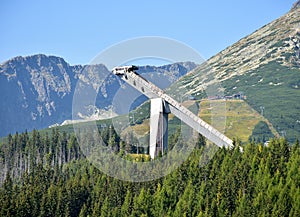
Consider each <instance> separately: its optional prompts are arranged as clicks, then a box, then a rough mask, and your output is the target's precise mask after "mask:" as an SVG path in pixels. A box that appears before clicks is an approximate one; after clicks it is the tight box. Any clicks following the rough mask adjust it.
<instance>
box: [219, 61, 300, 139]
mask: <svg viewBox="0 0 300 217" xmlns="http://www.w3.org/2000/svg"><path fill="white" fill-rule="evenodd" d="M299 79H300V70H299V69H297V68H291V67H287V66H283V65H282V64H280V63H279V62H275V61H273V62H270V63H268V64H266V65H263V66H262V67H260V68H258V69H256V70H253V71H251V72H249V73H247V74H245V75H237V76H234V77H232V78H231V79H228V80H225V81H223V83H222V85H223V87H225V89H226V94H231V93H234V92H239V91H241V92H243V93H244V94H245V95H246V96H247V99H246V101H247V103H249V105H250V106H251V107H253V108H254V109H255V110H256V111H258V112H260V113H261V112H263V116H264V117H265V118H266V119H268V120H269V121H270V122H271V123H272V125H273V126H274V128H275V129H276V131H277V132H278V133H279V134H280V136H284V137H286V138H287V139H288V140H289V141H291V142H294V141H295V140H296V139H297V138H298V139H299V137H300V103H299V102H300V80H299ZM262 109H263V111H262Z"/></svg>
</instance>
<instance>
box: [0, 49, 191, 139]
mask: <svg viewBox="0 0 300 217" xmlns="http://www.w3.org/2000/svg"><path fill="white" fill-rule="evenodd" d="M183 65H184V64H183V63H174V64H170V65H166V66H163V67H153V66H145V67H143V66H142V67H140V70H141V72H143V73H151V72H157V73H156V74H159V75H164V76H165V77H167V75H168V76H169V75H170V76H169V77H170V80H172V79H173V80H172V82H173V81H175V80H176V79H177V78H178V77H180V76H182V75H184V74H186V73H187V71H189V70H191V69H193V68H194V67H195V66H196V65H195V64H194V63H185V66H183ZM83 72H86V73H83ZM98 72H101V73H103V74H105V76H106V77H105V79H106V80H105V81H103V79H104V78H103V77H101V76H102V75H100V74H99V73H98ZM107 75H108V76H107ZM78 81H82V82H83V83H85V84H89V85H91V86H92V88H93V89H94V90H95V91H97V92H98V91H99V94H98V95H97V101H96V107H98V108H100V109H106V108H108V107H109V106H110V105H111V102H112V100H113V97H114V94H115V93H116V91H117V90H118V89H119V88H120V86H121V84H122V82H121V81H120V80H119V79H118V78H117V77H116V76H114V75H113V74H112V73H110V72H109V70H108V69H107V68H106V67H105V66H104V65H103V64H95V65H74V66H71V65H70V64H68V63H67V62H66V61H65V60H64V59H63V58H61V57H57V56H53V55H50V56H47V55H45V54H37V55H31V56H25V57H22V56H18V57H15V58H12V59H10V60H8V61H5V62H3V63H2V64H0V83H1V91H2V94H1V96H0V100H1V102H3V105H4V106H1V108H0V121H1V123H2V126H1V127H0V135H1V136H4V135H7V134H8V133H14V132H16V131H19V132H22V131H24V130H25V129H27V130H32V129H34V128H36V129H41V128H45V127H48V126H50V125H53V124H56V123H62V122H63V121H65V120H69V119H72V101H73V94H74V90H75V88H76V84H77V82H78ZM95 109H96V108H95Z"/></svg>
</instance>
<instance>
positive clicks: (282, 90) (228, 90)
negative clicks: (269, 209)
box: [171, 2, 300, 142]
mask: <svg viewBox="0 0 300 217" xmlns="http://www.w3.org/2000/svg"><path fill="white" fill-rule="evenodd" d="M296 5H298V2H297V3H296ZM299 13H300V7H298V6H294V7H293V9H292V10H290V11H289V12H288V13H286V14H284V15H283V16H281V17H280V18H278V19H276V20H274V21H272V22H270V23H269V24H266V25H264V26H263V27H261V28H260V29H258V30H256V31H255V32H253V33H252V34H249V35H248V36H246V37H244V38H242V39H241V40H239V41H238V42H236V43H234V44H233V45H231V46H229V47H227V48H226V49H224V50H223V51H221V52H220V53H218V54H216V55H215V56H213V57H212V58H210V59H209V60H208V61H207V62H205V63H204V64H202V65H200V66H199V67H197V68H195V69H194V70H193V71H191V72H190V73H188V74H187V75H186V76H184V77H182V78H181V79H180V80H179V81H178V82H177V83H176V85H175V87H174V88H173V89H172V90H174V89H179V88H182V89H186V90H187V93H186V94H187V95H190V94H192V95H194V96H197V97H198V98H201V97H205V92H206V90H207V87H209V86H210V85H216V84H217V85H218V89H217V91H216V92H219V93H220V94H221V95H222V94H224V95H228V94H229V95H232V94H234V93H238V92H243V93H244V94H245V95H247V99H246V101H247V103H248V104H249V105H250V106H251V107H253V108H254V109H255V110H256V111H257V112H260V113H262V109H264V116H265V117H266V118H267V119H268V120H269V121H270V122H271V123H272V124H273V125H274V127H275V128H276V130H277V131H278V132H280V135H281V136H284V137H288V139H289V141H290V142H294V141H295V140H296V139H297V138H299V135H300V124H299V116H300V113H299V112H300V110H299V103H298V102H300V94H299V87H300V80H299V75H300V69H299V68H300V17H299ZM172 90H171V91H172ZM297 120H298V122H297Z"/></svg>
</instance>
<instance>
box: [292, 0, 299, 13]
mask: <svg viewBox="0 0 300 217" xmlns="http://www.w3.org/2000/svg"><path fill="white" fill-rule="evenodd" d="M299 7H300V0H298V1H296V2H295V3H294V4H293V7H292V8H291V11H293V10H297V9H298V8H299Z"/></svg>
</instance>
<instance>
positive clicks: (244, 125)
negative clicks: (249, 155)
mask: <svg viewBox="0 0 300 217" xmlns="http://www.w3.org/2000/svg"><path fill="white" fill-rule="evenodd" d="M218 101H219V102H220V103H225V106H223V107H224V108H225V109H221V110H219V111H218V114H217V115H214V118H216V119H217V118H220V117H223V118H225V121H224V124H225V132H224V133H225V134H226V135H227V136H228V137H229V138H239V139H240V140H241V141H242V142H246V141H248V139H249V137H250V136H251V134H252V131H253V129H254V128H255V126H256V125H257V124H258V123H259V122H260V121H264V122H266V123H267V124H268V126H269V128H270V130H271V131H272V133H273V134H274V135H278V134H277V132H276V130H275V129H274V128H273V126H272V125H271V124H270V123H269V121H268V120H267V119H265V118H264V117H262V116H261V115H260V114H259V113H258V112H256V111H255V110H254V109H252V108H251V107H250V106H249V105H248V104H247V103H246V102H245V101H243V100H226V101H224V100H214V101H209V100H204V101H201V103H200V108H201V110H200V112H199V116H200V117H201V118H202V119H203V120H204V121H206V122H208V123H211V119H212V112H211V111H212V106H213V105H218ZM214 127H215V128H217V129H218V130H220V131H222V125H221V126H218V123H217V125H215V126H214ZM220 128H221V129H220Z"/></svg>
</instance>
